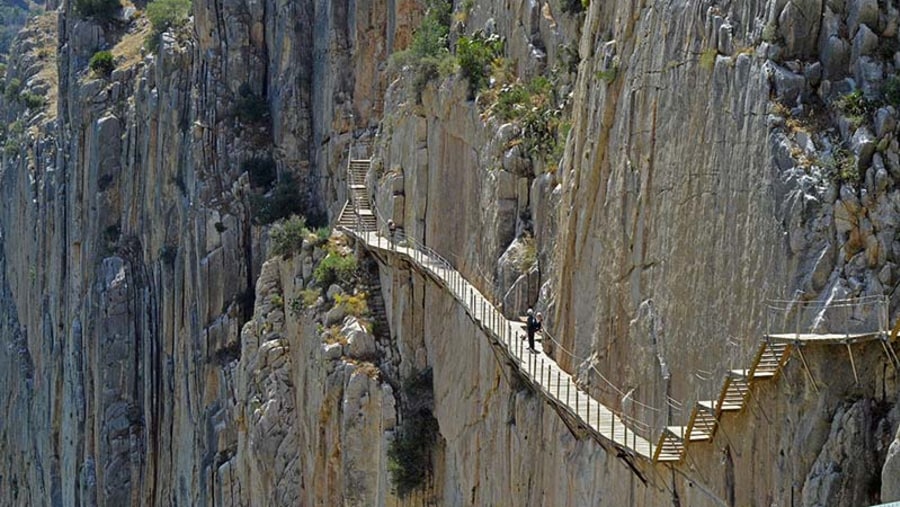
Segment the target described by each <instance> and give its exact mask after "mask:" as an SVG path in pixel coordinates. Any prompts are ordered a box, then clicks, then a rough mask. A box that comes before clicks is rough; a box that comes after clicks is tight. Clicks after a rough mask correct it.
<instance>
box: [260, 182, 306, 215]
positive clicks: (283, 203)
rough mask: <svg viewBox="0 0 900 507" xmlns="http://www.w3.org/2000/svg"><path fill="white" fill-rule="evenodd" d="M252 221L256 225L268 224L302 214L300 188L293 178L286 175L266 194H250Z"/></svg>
mask: <svg viewBox="0 0 900 507" xmlns="http://www.w3.org/2000/svg"><path fill="white" fill-rule="evenodd" d="M250 208H251V211H252V212H253V221H254V222H255V223H256V224H258V225H269V224H271V223H273V222H275V221H276V220H281V219H282V218H287V217H289V216H291V215H294V214H302V212H303V210H302V205H301V198H300V190H299V189H298V188H297V182H296V181H295V180H294V178H292V177H290V176H287V177H285V178H284V179H282V180H281V181H279V182H278V184H277V185H275V188H274V189H272V190H271V191H270V192H268V193H267V194H263V195H258V194H253V195H251V196H250Z"/></svg>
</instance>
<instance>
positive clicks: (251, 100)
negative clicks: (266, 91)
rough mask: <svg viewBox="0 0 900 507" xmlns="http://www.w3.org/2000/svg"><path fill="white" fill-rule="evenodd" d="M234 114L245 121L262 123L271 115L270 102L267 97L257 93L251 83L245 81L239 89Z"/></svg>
mask: <svg viewBox="0 0 900 507" xmlns="http://www.w3.org/2000/svg"><path fill="white" fill-rule="evenodd" d="M234 114H235V116H237V117H238V118H240V119H241V121H243V122H244V123H251V124H252V123H260V122H262V121H263V120H265V119H266V118H268V117H269V103H268V102H266V98H265V97H261V96H259V95H257V94H255V93H254V92H253V88H251V87H250V85H249V84H247V83H244V84H242V85H241V88H240V89H239V90H238V98H237V100H236V101H235V104H234Z"/></svg>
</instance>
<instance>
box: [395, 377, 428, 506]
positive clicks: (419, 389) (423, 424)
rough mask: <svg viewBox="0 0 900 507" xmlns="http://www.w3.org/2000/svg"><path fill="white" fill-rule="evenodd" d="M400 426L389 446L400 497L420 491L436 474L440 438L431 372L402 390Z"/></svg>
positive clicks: (412, 378)
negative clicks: (435, 463)
mask: <svg viewBox="0 0 900 507" xmlns="http://www.w3.org/2000/svg"><path fill="white" fill-rule="evenodd" d="M400 399H401V402H400V415H401V419H400V424H399V426H398V428H397V430H396V432H395V433H394V438H393V440H391V442H390V444H388V450H387V455H388V473H390V475H391V484H393V486H394V490H395V492H396V493H397V496H399V497H401V498H403V497H405V496H407V495H408V494H409V493H411V492H413V491H415V490H417V489H419V488H421V487H422V486H423V485H424V484H425V481H426V480H427V479H428V478H429V477H430V476H431V474H432V472H433V465H432V461H433V459H432V454H433V451H434V448H435V445H436V444H437V440H438V436H439V435H440V431H439V427H438V422H437V419H435V418H434V414H433V413H432V405H433V403H434V401H433V400H434V394H433V383H432V377H431V370H430V369H429V370H425V371H422V372H419V373H413V374H412V375H410V376H409V377H408V378H407V379H406V380H404V381H403V385H402V386H401V388H400Z"/></svg>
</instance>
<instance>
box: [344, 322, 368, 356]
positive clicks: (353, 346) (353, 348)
mask: <svg viewBox="0 0 900 507" xmlns="http://www.w3.org/2000/svg"><path fill="white" fill-rule="evenodd" d="M341 334H342V335H344V336H346V337H347V354H348V355H349V356H350V357H355V358H370V357H372V356H374V355H375V352H376V349H375V337H374V336H372V335H371V334H369V333H368V332H367V331H366V330H365V329H364V328H363V327H362V325H361V324H360V322H359V321H358V320H357V319H355V318H348V319H347V320H346V321H345V322H344V327H343V328H342V329H341Z"/></svg>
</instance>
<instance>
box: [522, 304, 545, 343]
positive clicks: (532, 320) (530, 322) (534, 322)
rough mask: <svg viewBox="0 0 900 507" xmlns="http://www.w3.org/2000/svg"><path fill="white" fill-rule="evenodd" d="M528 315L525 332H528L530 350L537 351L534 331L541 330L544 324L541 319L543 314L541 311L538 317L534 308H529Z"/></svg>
mask: <svg viewBox="0 0 900 507" xmlns="http://www.w3.org/2000/svg"><path fill="white" fill-rule="evenodd" d="M527 315H528V318H527V319H525V332H526V333H528V350H530V351H531V352H535V353H536V352H537V350H536V349H535V348H534V333H537V332H538V331H540V330H541V327H542V325H541V321H540V319H539V317H540V315H541V314H540V313H539V314H538V317H535V316H534V310H532V309H531V308H529V309H528V312H527Z"/></svg>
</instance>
